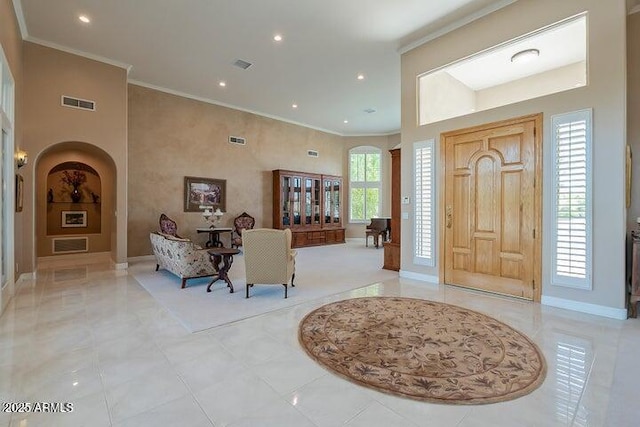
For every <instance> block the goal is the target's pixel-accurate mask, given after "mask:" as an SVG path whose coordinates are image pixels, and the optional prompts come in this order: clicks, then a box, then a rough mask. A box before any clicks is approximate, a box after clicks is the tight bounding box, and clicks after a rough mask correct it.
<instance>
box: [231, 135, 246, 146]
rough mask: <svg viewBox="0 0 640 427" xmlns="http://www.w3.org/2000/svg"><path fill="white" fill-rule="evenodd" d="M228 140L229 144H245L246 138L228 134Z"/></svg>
mask: <svg viewBox="0 0 640 427" xmlns="http://www.w3.org/2000/svg"><path fill="white" fill-rule="evenodd" d="M229 142H230V143H231V144H237V145H247V140H246V139H244V138H240V137H239V136H230V137H229Z"/></svg>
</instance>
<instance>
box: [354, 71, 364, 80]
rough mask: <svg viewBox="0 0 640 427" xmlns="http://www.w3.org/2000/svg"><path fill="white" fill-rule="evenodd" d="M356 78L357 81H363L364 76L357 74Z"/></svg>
mask: <svg viewBox="0 0 640 427" xmlns="http://www.w3.org/2000/svg"><path fill="white" fill-rule="evenodd" d="M356 78H357V79H358V80H364V74H362V73H359V74H358V75H357V76H356Z"/></svg>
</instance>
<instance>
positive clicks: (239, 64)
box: [233, 59, 253, 70]
mask: <svg viewBox="0 0 640 427" xmlns="http://www.w3.org/2000/svg"><path fill="white" fill-rule="evenodd" d="M233 65H235V66H236V67H238V68H242V69H243V70H246V69H247V68H249V67H251V66H252V65H253V64H252V63H251V62H247V61H243V60H242V59H237V60H236V62H234V63H233Z"/></svg>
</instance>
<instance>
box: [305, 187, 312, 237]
mask: <svg viewBox="0 0 640 427" xmlns="http://www.w3.org/2000/svg"><path fill="white" fill-rule="evenodd" d="M312 190H313V188H312V186H311V178H306V179H305V180H304V223H305V224H306V225H311V208H312V206H313V200H312V198H313V197H312V196H313V193H312Z"/></svg>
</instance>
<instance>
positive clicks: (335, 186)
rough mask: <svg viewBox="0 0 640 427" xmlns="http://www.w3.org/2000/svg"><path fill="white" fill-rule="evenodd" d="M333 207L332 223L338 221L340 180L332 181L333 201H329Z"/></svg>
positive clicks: (337, 222)
mask: <svg viewBox="0 0 640 427" xmlns="http://www.w3.org/2000/svg"><path fill="white" fill-rule="evenodd" d="M331 208H332V209H333V223H334V224H339V223H340V181H337V180H334V181H333V203H331Z"/></svg>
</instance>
